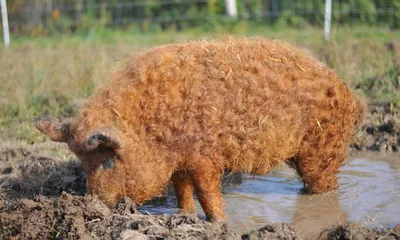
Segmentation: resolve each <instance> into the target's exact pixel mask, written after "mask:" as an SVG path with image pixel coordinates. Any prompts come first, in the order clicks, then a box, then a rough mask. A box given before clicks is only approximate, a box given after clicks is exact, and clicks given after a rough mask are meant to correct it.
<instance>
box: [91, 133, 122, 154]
mask: <svg viewBox="0 0 400 240" xmlns="http://www.w3.org/2000/svg"><path fill="white" fill-rule="evenodd" d="M99 146H105V147H111V148H113V149H117V148H119V147H120V143H119V140H118V138H117V137H116V136H113V134H112V132H104V131H103V132H100V131H95V132H92V133H91V134H90V135H89V137H88V139H87V141H86V149H87V150H89V151H90V150H93V149H96V148H97V147H99Z"/></svg>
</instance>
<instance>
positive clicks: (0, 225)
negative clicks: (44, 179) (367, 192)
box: [0, 192, 400, 240]
mask: <svg viewBox="0 0 400 240" xmlns="http://www.w3.org/2000/svg"><path fill="white" fill-rule="evenodd" d="M399 228H400V227H397V228H395V229H382V230H377V229H366V228H363V227H362V226H360V225H359V224H356V223H346V224H344V225H341V226H337V227H335V228H333V229H328V230H326V231H324V232H322V233H321V236H322V235H325V236H327V239H335V240H339V239H388V240H389V239H393V240H396V239H400V235H399V234H400V231H399V230H400V229H399ZM0 239H302V238H301V237H299V236H297V234H296V232H295V231H294V230H293V228H292V227H291V226H290V225H288V224H285V223H279V224H270V225H266V226H265V227H262V228H259V229H257V230H253V231H250V232H248V233H244V234H238V233H233V232H231V231H229V229H228V228H227V227H226V225H221V224H213V223H210V222H207V221H204V220H201V219H199V218H198V217H196V216H194V215H184V214H176V215H167V214H163V215H155V216H152V215H143V214H140V213H138V212H137V211H136V210H135V208H134V206H133V205H132V203H131V202H130V201H129V200H128V199H125V200H124V201H121V202H120V203H119V204H118V205H117V207H116V208H114V209H112V210H110V209H109V208H107V206H105V205H104V204H103V203H102V202H101V201H100V200H99V199H98V198H97V197H96V196H72V195H70V194H68V193H65V192H64V193H62V194H61V195H60V197H58V198H51V199H49V198H46V197H43V196H41V197H37V198H36V199H34V200H28V199H21V200H18V201H16V202H13V203H9V204H7V205H6V206H4V207H3V208H1V209H0Z"/></svg>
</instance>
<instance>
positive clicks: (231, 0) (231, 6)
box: [225, 0, 237, 17]
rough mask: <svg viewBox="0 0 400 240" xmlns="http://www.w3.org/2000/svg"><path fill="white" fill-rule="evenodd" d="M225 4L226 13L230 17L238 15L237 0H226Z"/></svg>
mask: <svg viewBox="0 0 400 240" xmlns="http://www.w3.org/2000/svg"><path fill="white" fill-rule="evenodd" d="M225 6H226V13H227V14H228V16H230V17H236V16H237V5H236V0H225Z"/></svg>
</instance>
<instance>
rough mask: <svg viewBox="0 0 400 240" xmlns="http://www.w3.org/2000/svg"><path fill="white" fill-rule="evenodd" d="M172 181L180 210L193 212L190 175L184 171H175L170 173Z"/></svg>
mask: <svg viewBox="0 0 400 240" xmlns="http://www.w3.org/2000/svg"><path fill="white" fill-rule="evenodd" d="M172 183H173V185H174V190H175V194H176V197H177V198H178V206H179V208H180V211H181V212H184V213H194V212H195V210H194V199H193V180H192V177H191V176H190V175H189V174H187V173H185V172H176V173H174V174H173V175H172Z"/></svg>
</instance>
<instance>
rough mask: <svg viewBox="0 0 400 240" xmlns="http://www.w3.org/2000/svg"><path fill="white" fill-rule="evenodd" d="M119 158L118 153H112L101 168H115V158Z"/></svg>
mask: <svg viewBox="0 0 400 240" xmlns="http://www.w3.org/2000/svg"><path fill="white" fill-rule="evenodd" d="M117 158H118V156H117V155H112V156H111V157H110V158H109V159H107V161H105V162H103V163H102V164H101V165H100V168H102V169H104V170H108V169H114V167H115V159H117Z"/></svg>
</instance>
